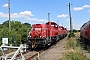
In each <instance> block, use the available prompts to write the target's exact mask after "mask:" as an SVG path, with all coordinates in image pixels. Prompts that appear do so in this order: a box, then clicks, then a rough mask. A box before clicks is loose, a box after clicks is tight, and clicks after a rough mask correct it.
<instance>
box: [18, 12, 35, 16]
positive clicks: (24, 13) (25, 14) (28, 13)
mask: <svg viewBox="0 0 90 60" xmlns="http://www.w3.org/2000/svg"><path fill="white" fill-rule="evenodd" d="M19 14H20V15H24V16H33V14H32V13H31V11H24V12H20V13H19Z"/></svg>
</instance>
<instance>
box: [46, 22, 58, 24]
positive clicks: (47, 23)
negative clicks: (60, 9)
mask: <svg viewBox="0 0 90 60" xmlns="http://www.w3.org/2000/svg"><path fill="white" fill-rule="evenodd" d="M49 23H50V22H47V23H46V24H49ZM51 24H56V23H55V22H51Z"/></svg>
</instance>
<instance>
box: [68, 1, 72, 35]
mask: <svg viewBox="0 0 90 60" xmlns="http://www.w3.org/2000/svg"><path fill="white" fill-rule="evenodd" d="M71 5H72V4H70V3H69V5H67V6H68V7H69V17H70V34H72V32H73V31H72V17H71V10H70V6H71Z"/></svg>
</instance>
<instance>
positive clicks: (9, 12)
mask: <svg viewBox="0 0 90 60" xmlns="http://www.w3.org/2000/svg"><path fill="white" fill-rule="evenodd" d="M8 15H9V20H8V22H9V30H11V26H10V0H8Z"/></svg>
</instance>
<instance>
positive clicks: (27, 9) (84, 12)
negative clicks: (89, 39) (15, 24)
mask: <svg viewBox="0 0 90 60" xmlns="http://www.w3.org/2000/svg"><path fill="white" fill-rule="evenodd" d="M69 3H71V16H72V26H73V29H80V27H81V26H82V25H83V24H84V23H85V22H87V21H89V20H90V0H10V16H11V20H15V21H20V22H22V23H30V24H37V23H40V24H45V23H46V22H47V21H48V13H50V15H49V16H50V21H53V22H56V23H58V24H59V25H63V26H64V27H66V28H67V29H69V28H70V19H69V9H68V6H67V5H68V4H69ZM7 20H8V0H0V23H1V24H2V23H3V22H5V21H7ZM57 21H58V22H57Z"/></svg>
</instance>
